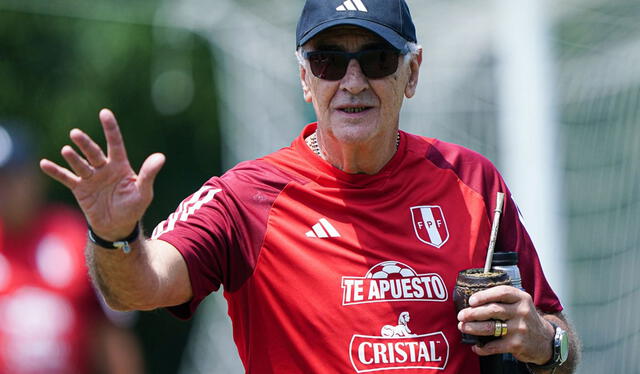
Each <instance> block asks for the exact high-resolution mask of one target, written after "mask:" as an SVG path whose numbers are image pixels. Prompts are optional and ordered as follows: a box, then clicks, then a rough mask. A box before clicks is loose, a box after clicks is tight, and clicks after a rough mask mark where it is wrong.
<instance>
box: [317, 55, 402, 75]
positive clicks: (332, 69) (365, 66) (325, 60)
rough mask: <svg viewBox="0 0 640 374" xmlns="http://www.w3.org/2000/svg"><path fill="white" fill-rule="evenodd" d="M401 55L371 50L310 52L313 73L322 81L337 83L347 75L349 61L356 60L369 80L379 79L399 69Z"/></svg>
mask: <svg viewBox="0 0 640 374" xmlns="http://www.w3.org/2000/svg"><path fill="white" fill-rule="evenodd" d="M398 56H399V53H398V52H396V51H394V50H384V49H382V50H370V51H367V50H365V51H362V52H358V53H347V52H341V51H314V52H309V53H308V55H307V58H308V59H309V65H311V72H312V73H313V75H315V76H316V77H318V78H320V79H324V80H329V81H337V80H340V79H342V77H344V75H345V74H346V73H347V67H348V66H349V60H350V59H351V58H354V57H355V58H356V59H357V60H358V64H360V68H361V69H362V72H363V73H364V75H365V76H366V77H367V78H371V79H378V78H383V77H386V76H387V75H390V74H393V73H394V72H395V71H396V69H397V68H398Z"/></svg>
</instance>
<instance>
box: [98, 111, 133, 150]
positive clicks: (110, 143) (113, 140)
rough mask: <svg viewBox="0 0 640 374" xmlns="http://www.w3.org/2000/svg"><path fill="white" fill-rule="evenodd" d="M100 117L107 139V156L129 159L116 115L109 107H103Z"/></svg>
mask: <svg viewBox="0 0 640 374" xmlns="http://www.w3.org/2000/svg"><path fill="white" fill-rule="evenodd" d="M99 117H100V122H101V123H102V129H103V131H104V136H105V138H106V139H107V156H108V157H109V158H110V159H113V160H115V161H127V150H126V148H125V147H124V141H123V140H122V134H121V133H120V128H119V127H118V122H117V121H116V117H115V116H114V115H113V113H112V112H111V111H110V110H109V109H102V110H101V111H100V114H99Z"/></svg>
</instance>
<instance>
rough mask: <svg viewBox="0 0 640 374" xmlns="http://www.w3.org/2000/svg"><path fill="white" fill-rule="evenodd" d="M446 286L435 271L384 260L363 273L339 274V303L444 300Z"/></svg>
mask: <svg viewBox="0 0 640 374" xmlns="http://www.w3.org/2000/svg"><path fill="white" fill-rule="evenodd" d="M447 298H448V293H447V287H446V286H445V283H444V281H443V280H442V277H441V276H440V275H438V274H436V273H427V274H418V273H416V271H415V270H413V269H412V268H411V267H410V266H409V265H406V264H403V263H402V262H397V261H385V262H381V263H379V264H377V265H375V266H373V267H372V268H371V269H369V271H368V272H367V273H366V274H365V275H364V277H342V305H352V304H366V303H377V302H390V301H437V302H442V301H446V300H447Z"/></svg>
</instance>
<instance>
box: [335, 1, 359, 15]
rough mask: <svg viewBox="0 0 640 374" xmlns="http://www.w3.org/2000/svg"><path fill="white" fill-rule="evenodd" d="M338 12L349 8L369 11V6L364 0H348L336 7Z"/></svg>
mask: <svg viewBox="0 0 640 374" xmlns="http://www.w3.org/2000/svg"><path fill="white" fill-rule="evenodd" d="M336 10H337V11H338V12H346V11H347V10H358V11H360V12H367V7H366V6H364V3H363V2H362V0H346V1H345V2H344V3H342V5H338V7H337V8H336Z"/></svg>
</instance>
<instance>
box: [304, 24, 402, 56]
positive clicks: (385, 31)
mask: <svg viewBox="0 0 640 374" xmlns="http://www.w3.org/2000/svg"><path fill="white" fill-rule="evenodd" d="M342 25H352V26H359V27H362V28H364V29H367V30H369V31H371V32H373V33H374V34H376V35H378V36H379V37H381V38H382V39H384V40H386V41H387V43H389V44H391V46H392V47H394V48H396V49H397V50H399V51H401V50H403V49H405V47H406V44H407V40H406V39H405V38H403V37H402V36H400V34H398V33H397V32H395V31H393V30H392V29H390V28H388V27H386V26H383V25H381V24H379V23H375V22H372V21H369V20H364V19H354V18H343V19H335V20H332V21H328V22H325V23H322V24H320V25H318V26H316V27H315V28H313V29H311V30H310V31H309V32H308V33H307V34H306V35H305V36H303V37H302V38H301V39H300V41H299V42H298V47H300V46H301V45H304V44H305V43H306V42H308V41H309V40H311V39H312V38H313V37H315V36H316V35H318V34H319V33H321V32H323V31H325V30H327V29H330V28H332V27H335V26H342Z"/></svg>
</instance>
